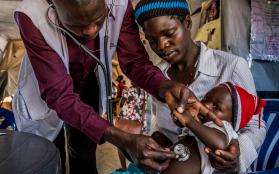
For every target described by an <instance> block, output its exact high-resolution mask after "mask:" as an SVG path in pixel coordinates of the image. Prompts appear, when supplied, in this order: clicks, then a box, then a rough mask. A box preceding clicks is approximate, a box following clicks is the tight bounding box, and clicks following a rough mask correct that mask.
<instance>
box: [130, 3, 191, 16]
mask: <svg viewBox="0 0 279 174" xmlns="http://www.w3.org/2000/svg"><path fill="white" fill-rule="evenodd" d="M173 8H181V9H185V10H188V4H187V3H186V1H185V2H182V1H175V0H173V1H169V2H151V3H148V4H145V5H143V6H141V7H140V8H138V9H137V10H136V11H135V17H136V19H138V17H139V16H140V15H141V14H143V13H146V12H148V11H151V10H157V9H173Z"/></svg>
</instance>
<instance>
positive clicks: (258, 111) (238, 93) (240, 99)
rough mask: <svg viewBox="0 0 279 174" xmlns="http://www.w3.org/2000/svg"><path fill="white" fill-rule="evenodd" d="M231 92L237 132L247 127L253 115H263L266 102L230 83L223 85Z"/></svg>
mask: <svg viewBox="0 0 279 174" xmlns="http://www.w3.org/2000/svg"><path fill="white" fill-rule="evenodd" d="M221 85H223V86H225V87H227V89H228V90H229V91H230V93H231V96H232V102H233V126H234V129H235V131H238V130H239V129H241V128H243V127H245V126H246V125H247V123H248V122H249V121H250V120H251V118H252V117H253V115H259V127H260V116H261V115H262V111H263V108H264V107H265V105H266V101H265V100H263V99H260V98H259V97H257V96H255V95H252V94H250V93H249V92H247V91H246V90H245V89H244V88H242V87H240V86H238V85H233V84H232V83H230V82H226V83H223V84H221Z"/></svg>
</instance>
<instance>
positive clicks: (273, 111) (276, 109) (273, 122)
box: [251, 99, 279, 174]
mask: <svg viewBox="0 0 279 174" xmlns="http://www.w3.org/2000/svg"><path fill="white" fill-rule="evenodd" d="M263 119H264V121H265V122H266V126H267V134H266V138H265V140H264V142H263V145H262V146H261V148H260V149H259V151H258V153H259V156H258V159H257V160H256V161H255V162H254V163H253V164H252V166H251V169H252V171H253V172H254V173H258V174H260V173H279V99H270V100H268V99H267V105H266V107H265V109H264V113H263ZM264 171H265V172H264Z"/></svg>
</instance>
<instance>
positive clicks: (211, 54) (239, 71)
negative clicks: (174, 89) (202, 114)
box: [153, 43, 266, 173]
mask: <svg viewBox="0 0 279 174" xmlns="http://www.w3.org/2000/svg"><path fill="white" fill-rule="evenodd" d="M159 67H160V69H161V70H162V71H163V73H164V74H165V76H166V77H168V75H167V70H168V68H169V65H168V64H167V63H162V64H160V65H159ZM227 81H230V82H233V83H235V84H237V85H239V86H241V87H243V88H245V89H246V90H247V91H248V92H250V93H251V94H256V89H255V85H254V80H253V77H252V74H251V72H250V70H249V67H248V64H247V62H246V60H245V59H243V58H241V57H238V56H236V55H232V54H230V53H227V52H223V51H219V50H213V49H209V48H207V47H206V46H205V45H204V44H202V43H201V52H200V56H199V63H198V71H197V74H196V79H195V81H194V82H193V83H192V84H191V85H190V86H189V88H190V89H191V90H192V91H193V92H194V93H195V95H196V96H197V97H198V98H199V99H202V98H203V97H204V95H205V94H206V93H207V92H208V91H209V90H210V89H212V88H213V87H215V86H217V85H219V84H221V83H224V82H227ZM155 101H156V100H155ZM155 110H156V113H155V115H156V116H155V118H154V119H155V125H154V128H153V129H154V130H159V131H163V132H165V134H166V135H168V137H169V138H170V139H171V140H172V141H175V138H176V137H177V134H178V130H179V129H178V127H177V126H176V125H175V124H174V123H173V122H172V120H171V117H170V111H169V109H168V107H167V105H166V104H164V103H161V102H160V101H156V109H155ZM258 119H259V117H258V116H257V115H255V116H253V118H252V119H251V121H250V122H249V123H248V124H247V126H246V127H245V128H242V129H241V130H239V131H238V135H239V138H238V141H239V146H240V164H241V166H240V173H246V172H247V169H248V168H250V166H251V164H252V163H253V161H254V160H255V159H256V158H257V156H258V154H257V149H258V148H260V146H261V144H262V143H263V140H264V138H265V134H266V129H265V123H264V122H263V121H261V128H260V129H259V120H258Z"/></svg>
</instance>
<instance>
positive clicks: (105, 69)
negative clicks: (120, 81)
mask: <svg viewBox="0 0 279 174" xmlns="http://www.w3.org/2000/svg"><path fill="white" fill-rule="evenodd" d="M113 6H114V0H112V4H111V5H110V8H109V13H108V14H110V13H111V11H112V8H113ZM51 8H54V5H53V4H50V6H49V7H48V9H47V12H46V17H47V20H48V23H49V24H50V25H51V26H53V27H54V28H56V29H58V30H60V31H62V32H63V33H65V34H66V35H67V36H69V37H70V38H71V39H72V40H73V41H74V42H75V43H76V44H77V45H78V46H79V47H80V48H81V49H83V50H84V51H85V52H86V53H87V54H88V55H89V56H90V57H91V58H93V59H94V60H95V61H96V62H97V63H98V65H99V66H100V67H101V69H102V71H103V73H104V77H105V86H106V94H107V102H106V108H107V118H108V121H109V122H110V123H111V124H113V110H112V89H111V76H110V71H109V60H108V42H109V40H108V25H109V23H108V17H107V18H106V21H105V27H106V28H105V36H104V57H105V65H104V64H103V63H102V62H101V61H100V60H99V59H98V58H97V57H96V56H95V55H94V54H92V52H91V51H90V50H89V49H88V48H87V47H86V46H85V45H83V44H81V43H80V42H79V41H78V40H77V39H76V38H75V37H74V36H73V35H72V34H71V33H70V32H69V31H67V30H65V29H64V28H62V27H60V26H58V25H57V24H55V23H54V22H53V21H52V20H51V19H50V18H49V11H50V9H51Z"/></svg>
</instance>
